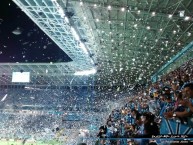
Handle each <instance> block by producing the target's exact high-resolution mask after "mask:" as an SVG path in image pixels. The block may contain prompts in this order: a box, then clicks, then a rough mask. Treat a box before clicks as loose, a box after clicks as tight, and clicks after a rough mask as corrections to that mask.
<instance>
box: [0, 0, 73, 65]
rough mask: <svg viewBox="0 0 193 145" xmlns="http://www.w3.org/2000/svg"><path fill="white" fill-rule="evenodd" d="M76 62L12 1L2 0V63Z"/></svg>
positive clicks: (0, 38) (0, 0)
mask: <svg viewBox="0 0 193 145" xmlns="http://www.w3.org/2000/svg"><path fill="white" fill-rule="evenodd" d="M69 61H72V60H71V59H70V58H69V57H68V55H66V54H65V53H64V52H63V51H62V50H61V49H60V48H59V47H58V46H57V45H56V44H55V43H54V42H53V41H52V40H51V39H50V38H49V37H48V36H47V35H46V34H44V32H43V31H42V30H41V29H40V28H39V27H38V26H36V24H35V23H34V22H33V21H32V20H31V19H30V18H29V17H28V16H27V15H26V14H25V13H24V12H22V11H21V9H20V8H19V7H18V6H17V5H16V4H15V3H13V2H12V1H11V0H0V63H2V62H20V63H22V62H23V63H24V62H26V63H43V62H69Z"/></svg>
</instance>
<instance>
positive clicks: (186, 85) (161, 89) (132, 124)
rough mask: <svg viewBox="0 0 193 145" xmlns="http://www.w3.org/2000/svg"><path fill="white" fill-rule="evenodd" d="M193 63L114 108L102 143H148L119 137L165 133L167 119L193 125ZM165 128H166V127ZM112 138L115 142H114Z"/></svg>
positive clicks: (183, 66)
mask: <svg viewBox="0 0 193 145" xmlns="http://www.w3.org/2000/svg"><path fill="white" fill-rule="evenodd" d="M192 114H193V60H190V61H188V62H187V63H186V64H184V65H182V66H181V67H179V68H178V69H176V70H174V71H172V72H170V73H169V74H167V75H164V76H162V77H161V78H159V80H158V81H157V82H155V83H152V84H150V85H149V86H146V87H144V88H143V89H140V90H139V89H138V90H137V92H136V95H134V96H131V97H129V98H128V99H127V102H125V105H124V106H123V107H121V108H117V109H114V110H113V111H112V112H111V113H110V115H109V117H108V119H107V121H106V124H105V125H103V126H101V127H100V128H99V133H98V135H97V136H98V137H99V138H100V140H99V142H98V144H111V145H120V144H127V141H128V142H129V143H130V144H143V145H144V144H148V143H149V141H147V140H146V142H144V141H142V140H140V141H139V140H138V141H134V140H133V141H131V140H130V139H128V140H124V139H122V140H119V139H117V138H146V137H150V138H151V137H152V135H154V136H156V135H160V134H162V133H164V134H170V133H169V132H161V124H162V123H163V122H162V121H163V119H166V120H173V121H175V122H179V123H181V124H183V125H186V126H189V127H192V126H193V118H192ZM162 127H163V126H162ZM110 138H111V139H110Z"/></svg>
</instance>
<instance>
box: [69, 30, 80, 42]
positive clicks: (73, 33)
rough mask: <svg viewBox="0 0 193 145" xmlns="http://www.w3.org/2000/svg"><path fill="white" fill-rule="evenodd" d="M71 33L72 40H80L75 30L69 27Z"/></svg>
mask: <svg viewBox="0 0 193 145" xmlns="http://www.w3.org/2000/svg"><path fill="white" fill-rule="evenodd" d="M71 31H72V35H73V36H74V38H75V39H76V40H77V41H79V40H80V37H79V35H78V34H77V32H76V30H75V29H74V28H73V27H71Z"/></svg>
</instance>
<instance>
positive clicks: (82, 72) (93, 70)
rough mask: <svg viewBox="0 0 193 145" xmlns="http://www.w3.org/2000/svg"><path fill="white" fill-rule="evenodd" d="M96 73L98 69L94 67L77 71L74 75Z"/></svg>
mask: <svg viewBox="0 0 193 145" xmlns="http://www.w3.org/2000/svg"><path fill="white" fill-rule="evenodd" d="M95 73H96V69H92V70H85V71H77V72H75V73H74V75H80V76H83V75H91V74H95Z"/></svg>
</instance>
